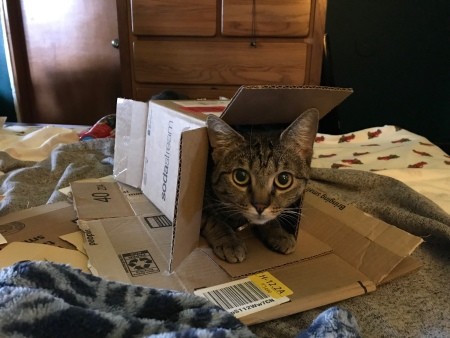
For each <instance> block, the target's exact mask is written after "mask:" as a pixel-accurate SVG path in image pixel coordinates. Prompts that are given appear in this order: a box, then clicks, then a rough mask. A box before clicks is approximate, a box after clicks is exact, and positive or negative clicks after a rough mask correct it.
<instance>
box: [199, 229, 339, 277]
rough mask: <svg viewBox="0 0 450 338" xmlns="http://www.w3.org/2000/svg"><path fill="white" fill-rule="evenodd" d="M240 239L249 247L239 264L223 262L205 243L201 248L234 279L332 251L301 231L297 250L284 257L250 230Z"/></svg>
mask: <svg viewBox="0 0 450 338" xmlns="http://www.w3.org/2000/svg"><path fill="white" fill-rule="evenodd" d="M239 237H241V238H243V239H244V240H245V244H246V245H247V257H246V259H245V261H243V262H241V263H239V264H232V263H228V262H225V261H223V260H221V259H220V258H218V257H217V256H216V255H215V254H214V252H213V251H212V249H211V248H210V247H209V246H208V244H207V243H206V242H204V241H203V245H202V247H201V249H202V250H203V251H204V252H205V253H206V254H207V255H208V256H209V257H210V258H211V259H212V260H213V261H214V262H216V264H217V265H219V266H220V267H221V268H222V269H224V270H225V271H226V272H227V273H228V274H229V275H230V276H231V277H232V278H238V277H242V276H247V275H251V274H255V273H258V272H261V271H266V270H270V269H275V268H277V267H280V266H284V265H288V264H293V263H298V262H301V261H304V260H308V259H314V258H315V257H319V256H322V255H326V254H329V253H331V251H332V249H331V248H330V246H328V245H327V244H325V243H323V242H321V241H320V240H318V239H317V238H314V237H313V236H311V235H310V234H309V233H307V232H305V231H301V230H300V232H299V235H298V239H297V246H296V250H295V251H294V252H293V253H292V254H289V255H283V254H280V253H276V252H274V251H272V250H270V249H268V248H267V247H266V246H264V244H262V243H261V241H260V240H259V239H258V238H256V237H255V236H254V235H253V234H252V233H251V230H250V229H248V228H247V229H245V230H244V231H243V232H242V233H239ZM262 258H263V259H262Z"/></svg>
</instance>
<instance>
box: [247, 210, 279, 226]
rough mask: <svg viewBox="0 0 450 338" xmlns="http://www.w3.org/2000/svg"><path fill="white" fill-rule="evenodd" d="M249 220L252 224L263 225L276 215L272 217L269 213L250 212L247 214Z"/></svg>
mask: <svg viewBox="0 0 450 338" xmlns="http://www.w3.org/2000/svg"><path fill="white" fill-rule="evenodd" d="M246 218H247V220H248V221H249V222H250V223H252V224H258V225H262V224H265V223H267V222H269V221H271V220H273V219H274V218H275V217H270V216H268V215H264V214H257V213H256V214H253V213H252V214H248V215H247V216H246Z"/></svg>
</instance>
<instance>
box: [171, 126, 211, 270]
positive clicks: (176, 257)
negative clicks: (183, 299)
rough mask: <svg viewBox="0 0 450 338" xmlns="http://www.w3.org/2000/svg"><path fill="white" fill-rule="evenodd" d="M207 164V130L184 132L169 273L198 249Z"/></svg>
mask: <svg viewBox="0 0 450 338" xmlns="http://www.w3.org/2000/svg"><path fill="white" fill-rule="evenodd" d="M207 162H208V136H207V132H206V128H200V129H195V130H190V131H186V132H184V133H183V134H182V136H181V145H180V162H179V163H180V167H179V176H178V189H177V196H176V209H175V221H174V236H173V245H172V261H171V266H170V269H171V270H173V269H176V267H177V266H178V265H179V264H180V263H181V262H182V261H183V259H185V258H186V257H187V256H188V255H189V254H190V253H191V252H192V251H193V250H194V249H195V248H196V247H197V245H198V240H199V236H200V226H201V217H202V207H203V194H204V190H205V177H206V167H207Z"/></svg>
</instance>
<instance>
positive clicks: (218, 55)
mask: <svg viewBox="0 0 450 338" xmlns="http://www.w3.org/2000/svg"><path fill="white" fill-rule="evenodd" d="M307 53H308V46H307V44H306V43H303V42H275V41H270V42H263V41H258V43H257V47H256V48H254V47H250V44H249V41H209V42H208V41H135V42H134V43H133V58H134V62H133V63H134V78H135V80H136V81H137V82H139V83H168V84H195V85H215V84H221V85H245V84H267V83H271V84H285V85H286V84H293V85H294V84H295V85H302V84H304V80H305V73H306V60H307V59H308V58H307Z"/></svg>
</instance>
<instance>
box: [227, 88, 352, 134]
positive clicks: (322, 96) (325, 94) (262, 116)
mask: <svg viewBox="0 0 450 338" xmlns="http://www.w3.org/2000/svg"><path fill="white" fill-rule="evenodd" d="M351 93H353V90H352V89H350V88H334V87H333V88H331V87H320V86H272V85H261V86H242V87H240V88H239V89H238V91H237V92H236V94H234V96H233V98H232V99H231V102H230V103H229V104H228V106H227V107H226V108H225V111H224V112H223V113H222V115H221V118H222V119H223V120H224V121H225V122H227V123H228V124H230V125H249V124H278V123H280V124H281V123H290V122H292V121H294V120H295V119H296V118H297V117H298V116H299V115H300V114H301V113H302V112H304V111H305V110H307V109H309V108H316V109H317V110H318V111H319V114H320V115H319V117H320V118H322V117H323V116H325V115H326V114H327V113H328V112H329V111H331V110H332V109H333V108H334V107H336V106H337V105H338V104H340V103H341V102H342V101H344V100H345V99H346V98H347V97H348V96H349V95H350V94H351Z"/></svg>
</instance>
